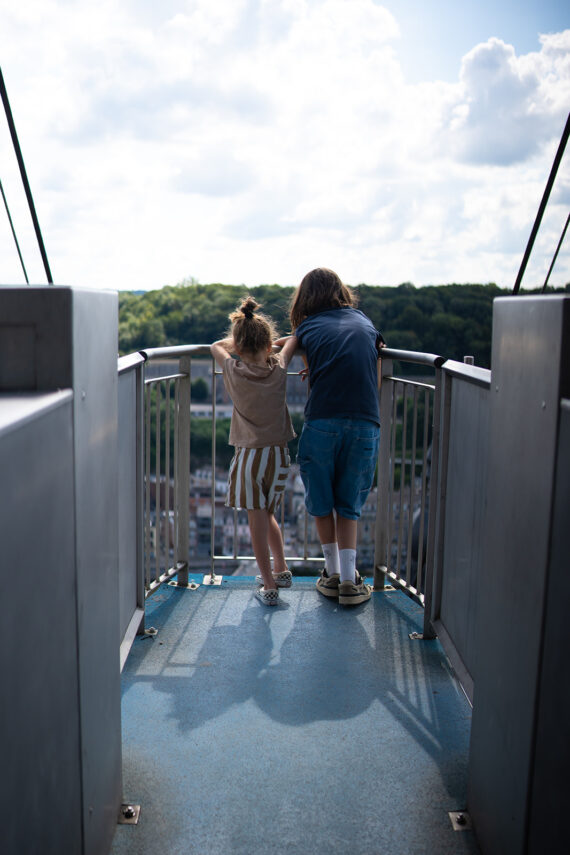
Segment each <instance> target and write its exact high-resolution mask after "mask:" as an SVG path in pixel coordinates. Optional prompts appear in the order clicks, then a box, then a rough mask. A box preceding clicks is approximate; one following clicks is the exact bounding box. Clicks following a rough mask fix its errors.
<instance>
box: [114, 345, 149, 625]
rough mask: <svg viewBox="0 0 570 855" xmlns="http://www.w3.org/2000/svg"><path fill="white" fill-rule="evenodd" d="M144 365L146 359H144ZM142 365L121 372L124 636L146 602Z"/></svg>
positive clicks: (121, 603) (120, 509) (121, 601)
mask: <svg viewBox="0 0 570 855" xmlns="http://www.w3.org/2000/svg"><path fill="white" fill-rule="evenodd" d="M141 365H142V362H141ZM140 370H141V369H140V365H138V366H134V367H132V368H131V369H130V370H128V371H125V372H124V373H121V374H120V375H119V389H118V394H119V405H118V406H119V414H118V417H119V437H118V442H119V460H118V478H119V484H118V491H119V492H118V513H119V613H120V637H121V639H124V636H125V633H126V632H127V629H128V627H129V625H130V622H131V620H132V617H133V615H134V614H135V612H136V610H137V609H140V608H142V607H143V606H144V592H143V590H142V587H143V579H142V554H141V549H142V543H141V539H142V527H141V522H142V521H141V519H140V512H141V501H142V492H141V491H142V484H141V471H140V470H141V466H142V448H141V445H140V443H141V428H142V425H141V424H140V422H141V410H140V398H139V395H140V384H141V382H142V377H141V374H140Z"/></svg>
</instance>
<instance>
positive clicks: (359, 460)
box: [297, 419, 380, 520]
mask: <svg viewBox="0 0 570 855" xmlns="http://www.w3.org/2000/svg"><path fill="white" fill-rule="evenodd" d="M379 442H380V428H379V427H378V425H376V424H374V422H371V421H367V420H365V419H312V420H310V421H307V422H305V424H304V425H303V431H302V433H301V438H300V440H299V451H298V454H297V462H298V463H299V467H300V469H301V478H302V480H303V485H304V487H305V505H306V507H307V510H308V512H309V513H310V514H311V515H312V516H315V517H325V516H327V515H328V514H330V512H331V511H332V510H333V509H334V510H335V511H336V512H337V513H338V514H339V515H340V516H341V517H346V518H347V519H349V520H356V519H358V518H359V517H360V510H361V508H362V505H363V504H364V502H365V501H366V497H367V495H368V493H369V492H370V488H371V486H372V482H373V480H374V472H375V470H376V461H377V459H378V444H379Z"/></svg>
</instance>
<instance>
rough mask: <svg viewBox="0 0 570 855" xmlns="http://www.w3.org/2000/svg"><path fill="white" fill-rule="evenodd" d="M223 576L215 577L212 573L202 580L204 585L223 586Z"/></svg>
mask: <svg viewBox="0 0 570 855" xmlns="http://www.w3.org/2000/svg"><path fill="white" fill-rule="evenodd" d="M223 578H224V577H223V576H213V575H212V574H211V573H206V575H205V576H204V578H203V580H202V584H203V585H221V584H222V579H223Z"/></svg>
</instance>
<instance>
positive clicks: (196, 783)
mask: <svg viewBox="0 0 570 855" xmlns="http://www.w3.org/2000/svg"><path fill="white" fill-rule="evenodd" d="M253 590H254V583H253V579H252V578H248V577H239V578H236V577H233V578H232V577H229V578H228V580H227V581H226V580H224V583H223V585H222V586H221V587H203V586H202V587H200V588H198V589H197V590H196V591H182V590H178V589H176V588H172V587H165V588H163V589H161V590H160V591H158V592H157V593H156V594H155V595H154V597H153V598H151V600H150V602H149V603H147V621H146V625H147V627H149V626H154V627H156V628H157V629H158V635H157V636H156V637H155V638H154V639H151V638H138V639H137V640H136V641H135V643H134V645H133V648H132V651H131V653H130V656H129V659H128V661H127V664H126V666H125V670H124V673H123V701H122V710H123V712H122V714H123V791H124V796H125V801H131V802H135V803H137V804H139V803H140V804H141V817H140V822H139V824H138V825H137V826H118V827H117V831H116V834H115V839H114V844H113V849H112V855H125V854H126V853H129V855H151V853H152V855H156V853H165V855H183V854H184V855H189V853H199V855H222V853H224V854H225V853H228V855H233V853H236V855H238V853H239V855H257V853H260V855H261V853H263V855H273V853H275V855H279V853H287V855H295V853H311V855H321V853H322V855H325V853H326V855H332V853H343V855H344V853H346V855H349V853H350V855H375V854H376V853H386V855H447V853H454V855H455V853H476V852H477V847H476V844H475V840H474V838H473V835H472V833H471V832H469V831H468V832H454V831H453V830H452V828H451V824H450V821H449V817H448V811H450V810H459V809H462V808H464V807H465V800H466V792H465V784H466V769H467V753H468V744H469V728H470V722H471V710H470V707H469V704H468V703H467V701H466V699H465V697H464V695H463V693H462V691H461V689H460V687H459V686H458V685H457V683H456V682H455V679H454V677H453V675H452V674H451V672H450V669H449V666H448V664H447V661H446V659H445V657H444V655H443V653H442V650H441V647H440V644H439V642H438V641H437V640H436V641H427V642H426V641H412V640H410V638H409V633H410V632H414V631H416V632H421V631H422V611H421V609H420V607H419V606H417V605H416V604H415V603H413V602H412V601H411V600H410V599H409V598H407V597H406V596H405V595H404V594H402V593H399V592H396V591H390V592H385V593H375V594H373V596H372V599H371V600H370V601H369V602H368V603H364V604H362V605H360V606H356V607H353V608H350V609H346V608H342V607H339V606H338V604H337V603H336V602H335V601H334V600H328V599H325V598H324V597H323V596H321V595H320V594H318V593H317V591H316V589H315V587H314V579H295V580H294V586H293V588H291V589H289V590H285V591H282V592H281V597H282V603H281V605H280V606H278V607H275V608H268V607H266V606H263V605H261V604H260V603H258V602H257V600H255V598H254V597H253Z"/></svg>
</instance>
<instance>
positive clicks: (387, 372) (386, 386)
mask: <svg viewBox="0 0 570 855" xmlns="http://www.w3.org/2000/svg"><path fill="white" fill-rule="evenodd" d="M381 370H382V383H381V385H380V448H379V452H378V488H377V504H376V530H375V536H374V590H375V591H381V590H383V589H384V587H385V586H386V572H387V570H388V564H389V557H388V551H389V548H390V544H389V543H388V529H389V515H390V507H389V494H390V434H391V430H390V427H391V414H392V397H393V394H394V383H393V381H392V380H387V379H385V378H386V377H388V376H391V375H392V371H393V363H392V360H391V359H382V369H381Z"/></svg>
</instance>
